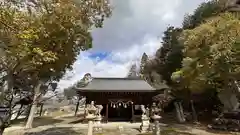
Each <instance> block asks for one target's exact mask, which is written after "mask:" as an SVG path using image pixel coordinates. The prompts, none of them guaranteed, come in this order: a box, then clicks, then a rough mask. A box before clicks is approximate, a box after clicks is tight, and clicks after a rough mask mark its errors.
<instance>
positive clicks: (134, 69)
mask: <svg viewBox="0 0 240 135" xmlns="http://www.w3.org/2000/svg"><path fill="white" fill-rule="evenodd" d="M138 75H139V73H138V70H137V65H136V64H133V65H132V66H131V68H130V69H129V72H128V75H127V77H129V78H135V77H138Z"/></svg>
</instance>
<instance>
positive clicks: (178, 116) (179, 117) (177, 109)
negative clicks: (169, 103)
mask: <svg viewBox="0 0 240 135" xmlns="http://www.w3.org/2000/svg"><path fill="white" fill-rule="evenodd" d="M174 106H175V109H176V114H177V120H178V122H180V123H183V122H185V120H184V119H183V116H182V113H181V107H180V106H179V104H178V102H174Z"/></svg>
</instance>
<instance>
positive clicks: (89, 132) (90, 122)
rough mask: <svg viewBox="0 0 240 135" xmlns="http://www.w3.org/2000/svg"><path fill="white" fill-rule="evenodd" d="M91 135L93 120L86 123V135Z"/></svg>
mask: <svg viewBox="0 0 240 135" xmlns="http://www.w3.org/2000/svg"><path fill="white" fill-rule="evenodd" d="M92 134H93V120H89V121H88V132H87V135H92Z"/></svg>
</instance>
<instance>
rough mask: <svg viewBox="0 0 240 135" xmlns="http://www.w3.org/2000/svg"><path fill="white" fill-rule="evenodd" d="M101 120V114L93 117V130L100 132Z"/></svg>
mask: <svg viewBox="0 0 240 135" xmlns="http://www.w3.org/2000/svg"><path fill="white" fill-rule="evenodd" d="M101 120H102V117H101V116H97V117H96V118H95V119H94V128H93V130H94V131H95V132H102V125H101Z"/></svg>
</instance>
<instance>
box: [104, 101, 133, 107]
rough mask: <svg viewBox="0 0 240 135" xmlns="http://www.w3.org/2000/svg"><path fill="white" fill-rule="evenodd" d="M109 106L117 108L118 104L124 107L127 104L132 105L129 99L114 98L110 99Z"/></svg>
mask: <svg viewBox="0 0 240 135" xmlns="http://www.w3.org/2000/svg"><path fill="white" fill-rule="evenodd" d="M109 102H110V106H111V107H113V108H118V107H120V106H123V107H124V108H127V107H128V106H129V105H132V104H133V102H132V101H130V100H121V99H120V100H115V99H110V100H109Z"/></svg>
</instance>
